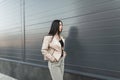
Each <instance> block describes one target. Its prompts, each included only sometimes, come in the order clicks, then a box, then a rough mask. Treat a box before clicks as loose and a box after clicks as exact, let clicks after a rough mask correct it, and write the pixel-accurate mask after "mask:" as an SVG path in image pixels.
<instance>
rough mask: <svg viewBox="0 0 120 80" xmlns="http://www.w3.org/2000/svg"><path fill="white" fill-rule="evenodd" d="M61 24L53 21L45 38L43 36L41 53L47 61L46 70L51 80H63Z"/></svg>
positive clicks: (63, 55) (63, 56)
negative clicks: (47, 69)
mask: <svg viewBox="0 0 120 80" xmlns="http://www.w3.org/2000/svg"><path fill="white" fill-rule="evenodd" d="M62 29H63V23H62V21H61V20H54V21H53V22H52V25H51V29H50V31H49V33H48V35H47V36H44V39H43V44H42V49H41V52H42V54H43V55H44V60H48V68H49V71H50V74H51V77H52V80H63V75H64V59H65V56H66V52H65V51H64V46H65V41H64V39H63V37H62V36H61V32H62Z"/></svg>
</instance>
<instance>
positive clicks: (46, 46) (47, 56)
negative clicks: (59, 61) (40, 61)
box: [41, 36, 54, 61]
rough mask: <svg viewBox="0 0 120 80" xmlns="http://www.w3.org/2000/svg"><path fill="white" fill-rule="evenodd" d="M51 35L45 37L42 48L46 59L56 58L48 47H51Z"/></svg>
mask: <svg viewBox="0 0 120 80" xmlns="http://www.w3.org/2000/svg"><path fill="white" fill-rule="evenodd" d="M51 39H52V38H51V37H50V36H45V37H44V39H43V43H42V48H41V52H42V54H43V55H44V59H45V58H47V60H51V61H53V60H54V57H53V56H52V55H51V54H49V53H48V49H49V43H50V41H51Z"/></svg>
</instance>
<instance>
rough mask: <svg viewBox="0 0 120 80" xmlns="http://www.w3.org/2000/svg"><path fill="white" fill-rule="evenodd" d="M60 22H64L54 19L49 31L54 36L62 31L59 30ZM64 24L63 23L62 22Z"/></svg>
mask: <svg viewBox="0 0 120 80" xmlns="http://www.w3.org/2000/svg"><path fill="white" fill-rule="evenodd" d="M60 22H61V23H62V21H61V20H54V21H53V22H52V24H51V29H50V31H49V33H48V34H49V35H52V36H54V35H55V34H56V33H57V32H58V35H59V36H60V33H61V32H60V31H59V26H60ZM62 24H63V23H62Z"/></svg>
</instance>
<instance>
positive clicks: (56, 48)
mask: <svg viewBox="0 0 120 80" xmlns="http://www.w3.org/2000/svg"><path fill="white" fill-rule="evenodd" d="M61 39H62V40H63V42H64V44H65V40H64V39H63V37H62V36H61ZM41 52H42V54H43V55H44V60H53V59H54V58H55V59H56V60H57V61H59V59H60V58H61V54H62V48H61V44H60V43H59V41H58V40H57V39H56V38H55V37H53V36H44V39H43V43H42V48H41ZM65 56H66V52H65V51H64V48H63V57H65Z"/></svg>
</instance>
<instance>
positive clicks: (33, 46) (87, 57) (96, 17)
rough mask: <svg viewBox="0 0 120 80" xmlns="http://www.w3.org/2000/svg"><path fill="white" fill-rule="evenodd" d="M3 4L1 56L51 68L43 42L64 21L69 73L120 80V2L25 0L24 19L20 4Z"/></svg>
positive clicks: (99, 0)
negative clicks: (119, 79) (53, 24)
mask: <svg viewBox="0 0 120 80" xmlns="http://www.w3.org/2000/svg"><path fill="white" fill-rule="evenodd" d="M0 6H1V7H0V11H1V13H0V57H4V58H9V59H19V60H23V59H25V61H26V62H30V63H35V64H40V65H46V64H47V63H46V62H45V61H44V60H43V56H42V54H41V52H40V49H41V45H42V39H43V36H44V35H46V34H47V33H48V31H49V29H50V25H51V22H52V21H53V20H54V19H61V20H62V21H63V23H64V29H63V33H62V35H63V36H64V38H66V44H65V45H66V51H67V53H68V55H67V58H66V69H68V70H74V71H75V72H76V73H77V72H82V71H83V72H90V73H96V74H101V75H108V76H114V77H115V76H117V77H118V74H119V70H120V68H119V66H120V63H119V62H118V61H119V60H120V59H119V55H120V49H119V47H120V45H119V44H120V42H119V41H120V32H119V31H120V27H119V26H120V20H119V18H120V1H119V0H61V1H60V0H54V1H53V0H52V1H50V0H47V1H46V0H45V1H41V0H25V12H24V13H25V15H24V13H23V11H24V10H23V9H24V6H23V3H22V1H20V0H13V1H11V0H6V1H2V0H1V2H0ZM24 16H25V17H24ZM1 17H2V18H1ZM24 19H25V26H24ZM24 32H25V35H24ZM24 39H25V41H24ZM24 43H25V45H24ZM24 50H25V51H24ZM24 52H25V53H24Z"/></svg>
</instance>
